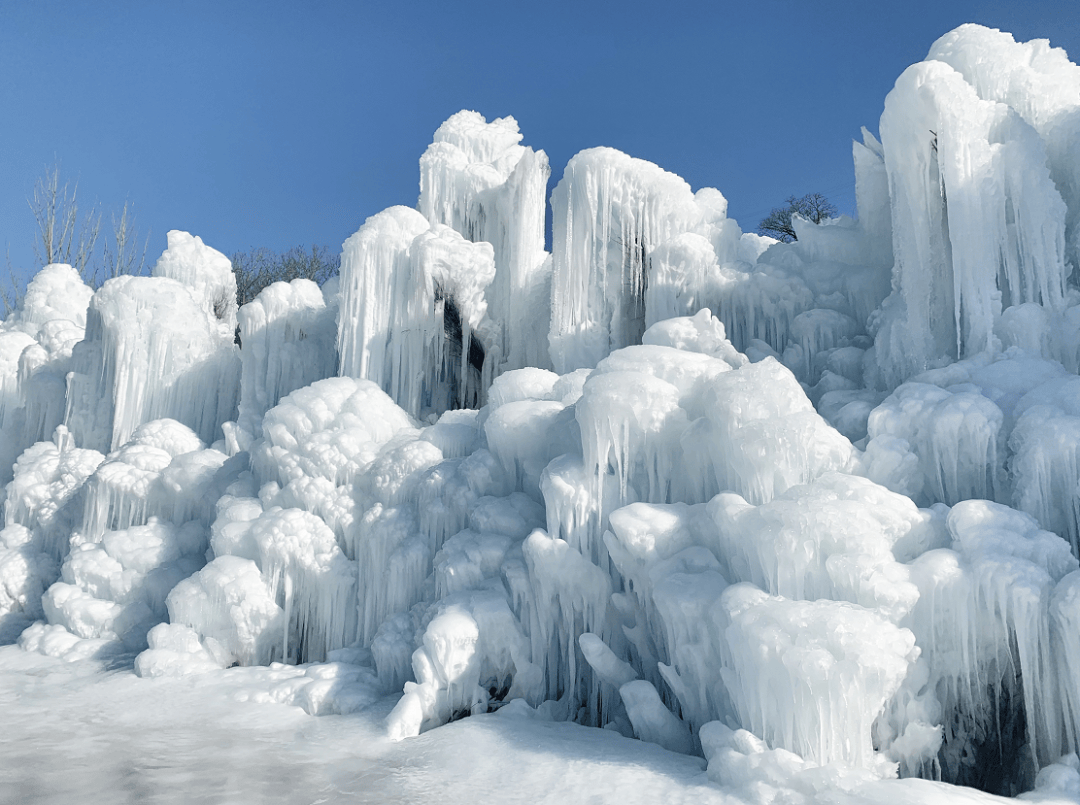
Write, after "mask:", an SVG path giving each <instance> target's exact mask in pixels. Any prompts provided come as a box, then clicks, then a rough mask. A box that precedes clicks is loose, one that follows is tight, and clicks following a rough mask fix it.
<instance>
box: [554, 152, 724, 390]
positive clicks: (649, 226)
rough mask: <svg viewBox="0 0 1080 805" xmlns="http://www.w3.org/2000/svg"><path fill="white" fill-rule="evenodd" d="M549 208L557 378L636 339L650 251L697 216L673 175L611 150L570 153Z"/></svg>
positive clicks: (640, 330) (691, 224) (682, 185)
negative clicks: (571, 155)
mask: <svg viewBox="0 0 1080 805" xmlns="http://www.w3.org/2000/svg"><path fill="white" fill-rule="evenodd" d="M551 206H552V215H553V216H554V217H553V224H552V231H553V246H552V248H553V253H552V257H553V263H554V265H553V272H554V273H553V274H552V280H551V282H552V289H551V332H550V334H549V336H548V340H549V343H550V348H551V359H552V363H553V364H554V366H555V371H557V372H559V373H560V374H562V373H565V372H569V371H571V370H573V369H577V368H580V367H584V366H595V365H596V364H597V362H598V361H599V360H600V359H601V358H603V357H604V356H605V355H607V354H608V353H609V352H611V351H612V350H614V349H618V348H619V347H624V346H628V345H630V344H636V343H639V342H640V341H641V335H642V333H643V332H644V331H645V292H646V287H647V280H646V277H647V275H648V272H649V261H650V259H651V254H652V251H653V249H655V248H656V247H657V246H659V245H660V244H661V243H663V242H664V241H666V240H668V239H670V238H672V237H674V236H675V235H678V234H680V233H681V232H686V231H689V230H691V229H693V228H694V227H695V226H696V225H697V224H698V223H699V222H700V220H701V217H702V212H701V209H700V208H699V207H698V205H697V204H696V203H695V199H694V195H693V193H692V192H691V191H690V186H689V185H688V184H687V183H686V182H685V181H683V180H682V179H680V178H679V177H678V176H676V175H675V174H673V173H668V172H667V171H665V170H662V169H661V168H659V167H658V166H656V165H654V164H652V163H651V162H646V161H644V160H641V159H634V158H632V157H629V156H627V155H626V154H623V153H622V152H620V151H616V150H615V149H612V148H590V149H588V150H585V151H582V152H580V153H579V154H577V155H576V156H574V157H573V158H572V159H571V160H570V162H569V164H568V165H567V166H566V171H565V172H564V174H563V178H562V180H561V181H560V182H559V184H558V186H556V188H555V190H554V192H553V193H552V194H551Z"/></svg>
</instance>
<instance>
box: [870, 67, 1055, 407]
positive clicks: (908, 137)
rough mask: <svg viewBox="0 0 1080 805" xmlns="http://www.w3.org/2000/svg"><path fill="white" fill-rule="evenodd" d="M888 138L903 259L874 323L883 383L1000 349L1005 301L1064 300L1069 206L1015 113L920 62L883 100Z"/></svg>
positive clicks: (898, 251)
mask: <svg viewBox="0 0 1080 805" xmlns="http://www.w3.org/2000/svg"><path fill="white" fill-rule="evenodd" d="M881 138H882V139H881V142H882V146H883V148H884V159H885V168H886V171H887V173H888V177H889V189H890V197H891V202H892V213H893V215H892V223H893V251H894V258H895V264H894V268H893V293H892V295H891V296H890V297H889V298H888V299H887V300H886V301H885V303H884V304H883V306H882V309H881V313H880V314H878V316H877V320H876V322H874V324H873V327H874V329H875V330H876V335H877V357H878V361H879V363H880V364H881V367H882V375H883V380H884V382H885V383H886V385H889V386H895V385H897V384H898V383H899V382H901V381H902V380H904V379H906V378H908V377H910V376H912V375H913V374H915V373H917V372H918V371H921V370H922V369H924V368H926V367H928V366H931V365H934V364H937V363H940V362H941V361H948V360H952V359H955V358H962V357H967V356H971V355H974V354H977V353H979V352H983V351H986V350H993V349H995V348H996V346H997V344H996V339H995V337H994V332H993V329H994V323H995V321H996V319H997V318H998V317H999V316H1000V315H1001V310H1002V307H1003V306H1005V307H1007V306H1009V305H1014V304H1021V303H1024V302H1037V303H1040V304H1042V305H1044V306H1047V307H1051V308H1054V309H1058V308H1062V307H1063V306H1064V290H1065V288H1064V284H1065V262H1064V229H1065V214H1066V208H1065V204H1064V202H1063V201H1062V199H1061V196H1060V194H1059V193H1058V191H1057V189H1056V188H1055V186H1054V183H1053V181H1052V180H1051V177H1050V173H1049V171H1048V169H1047V167H1046V159H1047V154H1046V147H1045V145H1044V143H1043V141H1042V139H1041V138H1040V137H1039V135H1038V133H1037V132H1036V131H1035V129H1033V128H1032V127H1031V126H1030V125H1029V124H1028V123H1027V122H1025V121H1024V119H1023V118H1022V117H1021V116H1020V115H1019V114H1017V113H1016V112H1015V111H1014V110H1013V109H1011V108H1010V107H1008V106H1006V105H1005V104H1002V103H995V102H993V101H984V100H982V99H980V98H979V96H978V94H977V93H976V91H975V89H974V88H973V87H972V86H971V85H970V84H969V83H967V81H965V80H964V77H963V76H962V75H961V74H960V73H958V72H957V71H956V70H954V69H953V68H952V67H949V66H948V65H947V64H944V63H942V62H936V61H929V62H923V63H920V64H916V65H913V66H911V67H909V68H908V69H907V70H905V71H904V73H903V74H902V75H901V76H900V78H899V79H898V80H897V82H896V87H895V88H894V89H893V91H892V92H890V93H889V96H888V97H887V98H886V100H885V111H884V113H883V114H882V116H881Z"/></svg>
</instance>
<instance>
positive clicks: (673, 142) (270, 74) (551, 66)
mask: <svg viewBox="0 0 1080 805" xmlns="http://www.w3.org/2000/svg"><path fill="white" fill-rule="evenodd" d="M963 22H979V23H982V24H985V25H989V26H992V27H998V28H1002V29H1005V30H1008V31H1010V32H1012V33H1013V34H1015V35H1016V38H1017V39H1018V40H1027V39H1032V38H1049V39H1050V41H1051V43H1052V44H1053V45H1056V46H1061V47H1064V48H1065V49H1066V50H1067V51H1069V53H1070V54H1071V56H1072V57H1073V60H1074V61H1076V60H1077V58H1078V57H1080V10H1077V8H1076V7H1075V3H1074V0H1032V1H1031V2H1020V1H1018V0H1011V2H1004V1H1001V2H999V1H998V0H984V1H983V2H963V1H961V0H956V1H955V2H950V1H949V0H937V1H936V2H933V1H926V2H924V1H923V0H913V1H912V2H903V3H873V2H867V1H866V0H862V2H828V0H824V1H823V2H816V3H809V2H795V1H794V0H760V1H759V2H741V3H728V2H723V0H713V2H693V3H683V2H678V1H677V0H669V2H666V3H662V4H661V3H644V2H621V3H608V2H591V3H590V2H585V0H579V2H577V3H571V2H561V0H558V1H556V2H551V0H549V1H548V2H544V3H531V4H524V3H513V2H509V1H508V0H503V1H502V2H478V1H476V0H457V1H456V2H452V3H451V2H442V3H436V2H408V0H397V2H392V3H391V2H317V1H316V2H308V3H303V4H301V3H282V2H272V1H270V2H259V3H240V2H229V0H216V2H201V1H200V2H184V1H183V0H176V1H175V2H170V3H163V2H131V3H125V2H99V3H75V2H53V1H52V0H33V2H31V1H30V0H27V1H26V2H15V1H13V0H0V246H2V247H4V248H6V250H7V255H8V257H9V259H10V261H11V264H12V266H13V267H14V268H15V270H16V272H17V273H20V274H23V273H25V271H26V270H28V269H30V268H32V265H33V250H32V245H31V243H32V239H33V237H34V224H33V219H32V217H31V215H30V212H29V210H28V208H27V205H26V197H27V196H28V195H29V194H30V193H31V191H32V189H33V185H34V181H35V179H36V178H37V177H39V176H41V175H42V174H43V173H44V170H45V168H46V166H49V165H52V164H53V163H54V161H56V160H59V161H60V163H61V172H62V175H63V176H66V177H67V178H69V179H71V180H75V179H77V180H78V182H79V194H80V197H82V198H83V199H84V201H86V202H89V201H93V200H96V201H98V202H99V203H100V204H101V206H102V208H103V209H104V210H106V211H108V210H119V208H120V207H121V206H122V205H123V204H124V202H125V200H127V201H130V202H131V203H132V204H133V205H134V209H135V213H136V216H137V226H138V228H139V230H140V231H141V232H142V233H143V234H144V235H145V234H146V233H147V232H149V234H150V245H149V248H148V252H147V259H148V262H149V263H151V264H152V263H153V261H154V260H155V259H156V257H157V255H158V254H160V252H161V251H162V250H163V249H164V248H165V233H166V232H167V231H168V230H169V229H185V230H188V231H190V232H192V233H194V234H198V235H201V236H202V238H203V240H205V241H206V242H207V243H208V244H210V245H212V246H214V247H215V248H217V249H220V250H221V251H223V252H225V253H226V254H231V253H233V252H235V251H238V250H246V249H249V248H252V247H257V246H266V247H269V248H271V249H275V250H284V249H286V248H288V247H290V246H293V245H298V244H324V245H327V246H330V247H331V248H333V249H334V250H336V249H337V248H338V247H339V246H340V244H341V242H342V241H343V240H344V239H345V238H347V237H348V236H349V235H350V234H351V233H352V232H354V231H355V230H356V229H357V228H358V227H359V226H360V225H361V224H362V223H363V221H364V220H365V219H366V218H367V217H368V216H370V215H373V214H374V213H376V212H378V211H379V210H381V209H384V208H385V207H388V206H390V205H393V204H406V205H410V206H411V205H414V204H415V203H416V198H417V194H418V181H419V179H418V171H417V161H418V159H419V157H420V154H421V153H422V152H423V150H424V148H425V147H426V146H427V144H428V143H429V142H430V140H431V135H432V133H433V132H434V130H435V129H436V128H437V127H438V126H439V124H440V123H441V122H442V121H443V120H444V119H446V118H447V117H449V116H450V115H451V114H453V113H454V112H456V111H458V110H459V109H465V108H467V109H475V110H477V111H479V112H481V113H482V114H484V115H485V116H486V117H487V118H488V119H491V118H493V117H501V116H504V115H513V116H514V117H515V118H516V119H517V120H518V122H519V124H520V126H521V130H522V132H523V133H524V140H523V142H524V143H525V144H526V145H531V146H533V147H535V148H542V149H544V150H545V151H546V152H547V154H548V156H549V157H550V160H551V165H552V182H551V185H550V187H552V188H553V187H554V185H555V183H556V182H557V181H558V179H559V177H560V176H561V174H562V170H563V167H564V166H565V165H566V162H567V161H568V160H569V158H570V157H571V156H573V154H575V153H576V152H578V151H580V150H581V149H583V148H589V147H592V146H597V145H608V146H613V147H615V148H619V149H621V150H623V151H626V152H627V153H629V154H631V155H632V156H636V157H640V158H643V159H648V160H651V161H653V162H656V163H657V164H659V165H660V166H662V167H664V168H666V169H667V170H670V171H673V172H675V173H678V174H679V175H681V176H682V177H683V178H685V179H686V180H687V181H688V182H690V184H691V185H692V186H693V187H694V189H695V190H696V189H697V188H699V187H702V186H714V187H717V188H719V189H720V190H721V192H723V193H724V195H725V196H727V198H728V200H729V203H730V214H731V215H732V216H733V217H735V218H737V219H738V220H739V222H740V224H742V226H743V229H744V230H753V229H754V228H755V226H756V223H757V221H758V220H760V218H761V217H763V216H764V215H765V214H767V213H768V211H769V209H770V207H772V206H774V205H777V204H779V203H780V202H781V201H782V200H783V199H784V198H785V197H787V196H788V195H791V194H796V195H802V194H803V193H807V192H812V191H817V192H823V193H825V194H826V195H828V196H830V197H831V198H832V199H833V200H834V201H835V203H836V204H837V206H838V207H839V208H840V209H841V211H852V209H853V206H854V179H853V176H852V169H851V139H852V138H853V137H857V136H858V134H859V127H860V126H861V125H866V126H867V127H868V128H870V129H871V130H872V131H874V132H876V131H877V121H878V118H879V116H880V114H881V109H882V104H883V102H884V99H885V95H886V94H887V93H888V91H889V89H890V88H891V87H892V85H893V82H894V81H895V80H896V78H897V76H899V74H900V73H901V72H902V71H903V69H904V68H905V67H907V66H908V65H909V64H911V63H913V62H916V61H919V60H921V59H922V58H923V57H924V56H925V54H926V52H927V50H928V49H929V47H930V45H931V43H932V42H933V41H934V40H935V39H936V38H937V37H939V36H940V35H942V34H944V33H945V32H947V31H948V30H950V29H952V28H954V27H955V26H957V25H959V24H960V23H963Z"/></svg>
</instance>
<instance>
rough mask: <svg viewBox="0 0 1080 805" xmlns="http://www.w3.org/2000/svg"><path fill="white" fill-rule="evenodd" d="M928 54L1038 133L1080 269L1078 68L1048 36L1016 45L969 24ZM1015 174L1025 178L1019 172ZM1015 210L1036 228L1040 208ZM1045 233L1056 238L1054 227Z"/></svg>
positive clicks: (1069, 251) (1069, 253)
mask: <svg viewBox="0 0 1080 805" xmlns="http://www.w3.org/2000/svg"><path fill="white" fill-rule="evenodd" d="M990 53H992V54H993V58H987V55H988V54H990ZM926 58H927V60H928V61H929V60H933V61H940V62H944V63H945V64H948V65H950V66H951V67H952V68H953V69H955V70H956V71H957V72H959V73H960V74H961V75H963V76H964V78H965V79H966V80H967V82H968V83H969V84H971V86H972V87H974V89H975V91H976V92H977V93H978V95H979V97H980V98H982V99H983V100H986V101H996V102H998V103H1004V104H1007V105H1008V106H1010V107H1011V108H1012V109H1014V110H1015V111H1016V112H1017V113H1018V114H1019V115H1020V116H1021V117H1022V118H1023V119H1024V120H1025V121H1026V122H1027V123H1029V124H1030V125H1031V126H1032V127H1033V128H1034V129H1035V130H1036V131H1037V132H1038V133H1039V136H1040V137H1041V138H1042V140H1043V142H1044V143H1045V145H1046V164H1047V167H1048V168H1049V170H1050V177H1051V178H1052V179H1053V181H1054V185H1055V186H1056V187H1057V189H1058V192H1059V193H1060V194H1061V197H1062V198H1063V199H1064V201H1065V203H1066V205H1067V206H1068V212H1067V214H1066V226H1065V237H1066V246H1065V248H1066V258H1067V259H1068V261H1069V262H1070V263H1071V264H1072V267H1073V268H1074V269H1075V268H1077V267H1080V136H1078V135H1080V67H1077V65H1075V64H1073V63H1072V62H1070V61H1069V57H1068V55H1067V54H1066V53H1065V51H1064V50H1062V49H1061V48H1052V47H1050V43H1049V42H1048V41H1047V40H1045V39H1035V40H1032V41H1031V42H1020V43H1018V42H1016V41H1015V40H1014V39H1013V37H1012V35H1011V34H1008V33H1005V32H1003V31H997V30H994V29H991V28H985V27H983V26H981V25H970V24H969V25H961V26H960V27H959V28H956V29H955V30H953V31H950V32H949V33H947V34H945V36H943V37H941V38H940V39H938V40H937V41H936V42H935V43H934V44H933V45H932V46H931V48H930V52H929V53H928V54H927V56H926ZM1015 178H1016V179H1017V180H1021V181H1022V180H1023V179H1022V177H1020V175H1019V173H1017V174H1016V177H1015ZM1015 213H1016V215H1017V217H1018V224H1019V225H1021V226H1022V225H1023V224H1022V223H1021V221H1023V220H1024V219H1025V218H1026V220H1027V221H1028V222H1029V223H1034V224H1035V225H1036V226H1037V225H1038V223H1039V216H1040V215H1041V213H1042V211H1041V210H1040V209H1039V208H1038V207H1037V206H1035V205H1025V208H1017V209H1016V210H1015ZM1047 223H1048V222H1047ZM1035 231H1036V232H1037V231H1038V230H1037V229H1036V230H1035ZM1044 234H1045V235H1046V236H1049V237H1055V236H1056V232H1055V230H1053V229H1046V230H1044Z"/></svg>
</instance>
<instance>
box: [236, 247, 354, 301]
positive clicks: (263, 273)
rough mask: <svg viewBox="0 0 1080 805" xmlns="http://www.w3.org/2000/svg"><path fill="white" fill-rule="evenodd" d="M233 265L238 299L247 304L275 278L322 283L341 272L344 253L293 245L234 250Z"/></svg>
mask: <svg viewBox="0 0 1080 805" xmlns="http://www.w3.org/2000/svg"><path fill="white" fill-rule="evenodd" d="M232 267H233V274H235V275H236V302H237V304H238V305H246V304H247V303H248V302H250V301H251V300H252V299H254V298H255V297H256V296H258V295H259V291H261V290H262V289H263V288H265V287H266V286H267V285H270V284H271V283H274V282H282V281H284V282H291V281H292V280H294V279H301V278H303V279H309V280H313V281H315V282H317V283H318V284H319V285H322V284H323V283H324V282H326V281H327V280H328V279H330V278H331V277H333V276H334V275H335V274H337V273H338V270H339V269H340V268H341V255H340V254H336V253H334V252H331V251H330V249H329V248H327V247H326V246H312V247H311V249H310V250H306V249H305V248H304V247H303V246H294V247H293V248H291V249H289V250H288V251H287V252H284V253H282V254H277V253H276V252H273V251H271V250H270V249H265V248H260V249H252V250H251V251H248V252H237V253H236V254H234V255H233V256H232Z"/></svg>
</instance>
